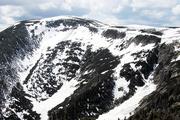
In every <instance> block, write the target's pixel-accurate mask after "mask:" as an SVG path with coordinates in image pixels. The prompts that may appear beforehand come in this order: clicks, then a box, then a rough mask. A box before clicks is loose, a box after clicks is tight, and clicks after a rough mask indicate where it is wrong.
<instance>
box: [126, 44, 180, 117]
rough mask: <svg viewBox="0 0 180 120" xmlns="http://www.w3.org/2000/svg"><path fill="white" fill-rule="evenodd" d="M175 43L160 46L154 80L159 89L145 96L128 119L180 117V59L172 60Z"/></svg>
mask: <svg viewBox="0 0 180 120" xmlns="http://www.w3.org/2000/svg"><path fill="white" fill-rule="evenodd" d="M173 51H174V48H173V44H170V45H165V44H162V45H161V46H160V47H159V55H158V63H159V66H158V67H157V69H156V71H155V76H154V81H155V82H156V83H157V85H158V86H157V90H156V91H154V92H153V93H152V94H150V95H149V96H147V97H145V98H144V99H143V100H142V101H141V104H140V106H139V107H138V108H137V109H136V112H135V114H134V115H133V116H131V117H130V118H129V119H128V120H179V119H180V104H179V101H180V89H179V86H180V81H179V80H180V61H174V62H171V61H172V58H173V57H174V52H173Z"/></svg>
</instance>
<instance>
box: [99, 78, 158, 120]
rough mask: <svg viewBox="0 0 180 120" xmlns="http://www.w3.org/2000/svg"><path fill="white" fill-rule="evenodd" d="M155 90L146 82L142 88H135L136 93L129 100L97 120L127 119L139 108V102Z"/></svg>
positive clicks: (154, 86) (153, 85) (150, 83)
mask: <svg viewBox="0 0 180 120" xmlns="http://www.w3.org/2000/svg"><path fill="white" fill-rule="evenodd" d="M155 89H156V85H155V84H153V83H152V82H150V81H147V82H146V84H145V85H144V86H143V87H137V90H136V93H135V94H134V95H133V96H132V97H131V98H129V99H128V100H127V101H125V102H123V103H122V104H121V105H119V106H117V107H115V108H114V109H112V110H110V111H109V112H107V113H105V114H103V115H100V116H99V118H98V119H97V120H117V119H118V118H119V119H124V118H125V117H126V118H128V117H129V116H130V113H132V114H133V112H134V110H135V109H136V108H137V107H138V106H139V102H140V100H142V98H143V97H145V96H146V95H149V94H150V93H151V92H153V91H154V90H155Z"/></svg>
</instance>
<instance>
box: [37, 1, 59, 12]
mask: <svg viewBox="0 0 180 120" xmlns="http://www.w3.org/2000/svg"><path fill="white" fill-rule="evenodd" d="M38 6H39V8H40V9H41V10H43V11H47V10H49V9H52V8H56V7H57V6H56V5H55V4H54V3H53V2H47V3H43V4H39V5H38Z"/></svg>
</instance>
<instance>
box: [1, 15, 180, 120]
mask: <svg viewBox="0 0 180 120" xmlns="http://www.w3.org/2000/svg"><path fill="white" fill-rule="evenodd" d="M179 54H180V28H154V27H149V26H110V25H107V24H103V23H101V22H98V21H94V20H89V19H82V18H77V17H54V18H47V19H42V20H27V21H21V22H19V23H17V24H16V25H14V26H11V27H9V28H7V29H6V30H4V31H2V32H0V55H1V57H0V66H1V67H0V83H1V84H0V96H1V97H0V119H2V120H47V119H49V120H96V119H97V120H124V119H129V120H146V119H147V120H179V119H180V94H179V93H180V89H179V86H180V82H179V80H180V56H179Z"/></svg>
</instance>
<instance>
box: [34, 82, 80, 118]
mask: <svg viewBox="0 0 180 120" xmlns="http://www.w3.org/2000/svg"><path fill="white" fill-rule="evenodd" d="M77 84H78V82H77V81H76V80H71V81H69V82H68V81H64V82H63V86H62V87H61V89H60V90H58V91H57V92H56V93H55V94H54V95H53V96H51V97H50V98H49V99H47V100H45V101H41V102H37V101H36V100H34V101H33V102H32V103H33V105H34V108H33V110H35V111H36V112H37V113H40V114H41V120H48V115H47V114H48V111H49V110H51V109H52V108H54V107H55V106H57V105H58V104H59V103H61V102H63V101H64V100H65V98H67V97H68V96H70V95H71V94H73V92H74V90H76V87H75V86H76V85H77Z"/></svg>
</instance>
